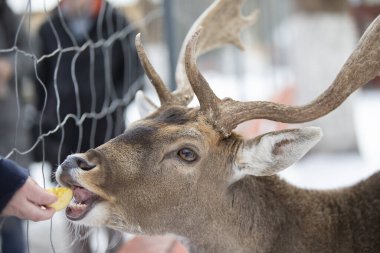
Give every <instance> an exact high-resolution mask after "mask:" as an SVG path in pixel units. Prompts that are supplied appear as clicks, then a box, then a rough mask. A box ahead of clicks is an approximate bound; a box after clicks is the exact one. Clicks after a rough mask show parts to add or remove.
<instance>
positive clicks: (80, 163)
mask: <svg viewBox="0 0 380 253" xmlns="http://www.w3.org/2000/svg"><path fill="white" fill-rule="evenodd" d="M78 167H79V168H80V169H82V170H85V171H88V170H92V169H93V168H95V167H96V165H94V164H90V163H89V162H88V161H86V160H85V159H83V158H82V157H78V156H68V157H67V158H66V160H65V161H64V162H63V163H62V164H61V168H62V170H64V171H65V170H70V169H74V168H78Z"/></svg>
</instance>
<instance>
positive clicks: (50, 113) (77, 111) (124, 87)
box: [34, 0, 143, 171]
mask: <svg viewBox="0 0 380 253" xmlns="http://www.w3.org/2000/svg"><path fill="white" fill-rule="evenodd" d="M60 13H61V14H62V15H61V14H60ZM50 20H51V23H50V21H46V22H45V23H43V24H42V25H41V27H40V29H39V31H38V36H37V41H38V42H39V43H38V44H39V52H38V55H39V56H43V55H49V54H52V53H53V52H54V51H56V50H57V49H58V48H60V47H61V48H62V50H64V49H67V48H72V47H74V48H75V49H73V50H67V51H64V52H63V51H62V50H60V52H59V53H55V54H53V55H51V56H49V57H46V58H45V59H44V60H42V61H41V62H40V63H39V64H38V66H37V68H38V71H37V73H38V80H37V81H36V84H35V87H36V94H37V109H38V110H39V112H40V113H41V114H42V132H43V133H46V132H48V131H50V130H53V129H55V128H56V127H57V125H59V123H61V122H62V121H63V120H64V119H65V117H67V115H74V116H76V117H78V118H80V117H81V116H82V115H83V114H85V113H94V112H95V113H101V112H102V111H103V112H105V113H104V114H103V115H101V116H99V117H98V118H95V119H94V118H86V119H85V120H84V121H83V123H82V124H76V122H75V120H74V119H73V118H69V119H68V120H67V122H66V123H65V124H64V125H63V126H62V127H61V128H59V131H58V132H56V133H54V134H51V135H49V136H47V137H46V138H45V149H44V151H45V154H44V155H45V157H42V155H43V153H44V152H42V145H40V146H39V148H37V149H36V150H35V159H36V160H38V161H42V160H43V158H45V160H46V161H48V162H49V163H50V164H51V165H52V166H53V167H54V168H53V171H55V167H56V165H58V164H60V163H61V162H63V160H64V159H65V158H66V156H68V155H70V154H72V153H77V152H84V151H87V150H88V149H90V148H94V147H97V146H99V145H101V144H103V143H104V142H106V141H108V140H109V139H111V138H113V137H115V136H116V135H119V134H121V133H122V132H123V131H124V128H125V124H124V109H125V106H126V105H122V106H118V107H117V108H116V109H115V110H114V111H112V112H107V108H108V107H109V106H110V105H111V104H112V102H113V101H115V100H116V99H122V98H123V97H124V96H125V95H126V94H127V93H130V92H133V91H132V86H133V90H136V88H137V87H139V86H141V85H142V82H139V80H142V78H140V76H142V74H143V69H142V67H141V65H140V62H139V59H138V55H137V52H136V49H135V46H134V40H135V36H136V34H137V32H136V31H135V30H134V29H132V27H130V26H129V22H128V21H127V20H126V18H125V17H124V15H122V14H121V13H119V12H118V11H117V10H116V9H114V8H113V7H112V6H111V5H110V4H109V3H108V2H106V1H103V0H63V1H60V4H59V7H57V8H56V9H54V10H53V11H52V13H51V17H50ZM123 30H124V31H127V32H126V33H125V34H124V35H122V36H120V37H114V38H113V39H110V38H111V37H112V36H115V35H116V34H117V33H119V35H120V32H121V31H123ZM105 40H107V43H105V42H104V41H105ZM99 41H103V42H101V43H98V44H100V46H99V45H94V43H97V42H99ZM85 43H89V44H90V45H89V46H84V45H85ZM80 47H82V48H81V49H79V48H80ZM44 88H46V92H47V94H45V89H44ZM132 97H133V96H132ZM45 98H46V106H45V107H44V103H45ZM58 102H59V103H60V104H59V106H58V107H57V105H58ZM38 124H39V121H37V122H36V127H35V128H34V129H35V131H34V133H35V134H34V138H35V139H36V138H37V137H38V136H39V135H40V132H39V125H38Z"/></svg>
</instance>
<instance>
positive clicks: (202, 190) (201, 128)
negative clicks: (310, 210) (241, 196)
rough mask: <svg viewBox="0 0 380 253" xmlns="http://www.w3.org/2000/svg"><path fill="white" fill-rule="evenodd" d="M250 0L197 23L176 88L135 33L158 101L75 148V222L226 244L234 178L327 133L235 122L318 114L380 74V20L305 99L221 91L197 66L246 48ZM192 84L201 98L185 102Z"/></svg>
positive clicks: (271, 164)
mask: <svg viewBox="0 0 380 253" xmlns="http://www.w3.org/2000/svg"><path fill="white" fill-rule="evenodd" d="M243 3H244V0H238V1H237V0H219V1H216V2H215V3H214V4H213V5H212V6H210V7H209V9H208V10H206V11H205V13H204V14H203V15H202V16H201V17H200V18H199V19H198V20H197V21H196V22H195V24H194V25H193V27H192V28H191V30H190V32H189V35H188V36H187V37H186V39H185V42H184V46H183V48H182V53H181V56H180V59H179V62H178V68H177V82H178V87H179V88H178V89H177V90H176V91H174V92H173V93H171V92H170V91H169V90H168V89H167V88H166V86H165V85H164V83H163V81H162V80H161V79H160V77H159V76H158V74H157V73H156V71H155V70H154V68H153V67H152V65H151V64H150V62H149V60H148V58H147V56H146V54H145V51H144V48H143V47H142V44H141V40H140V36H138V37H137V38H136V46H137V49H138V52H139V56H140V59H141V62H142V65H143V66H144V68H145V71H146V74H147V75H148V77H149V78H150V80H151V82H152V84H153V85H154V86H155V88H156V90H157V93H158V95H159V98H160V101H161V106H160V107H159V108H157V109H156V110H155V111H154V112H153V113H151V114H150V115H148V116H147V117H145V118H143V119H141V120H139V121H137V122H135V123H133V124H131V125H130V126H129V127H128V129H126V131H125V132H124V133H123V134H122V135H120V136H118V137H116V138H114V139H112V140H110V141H109V142H107V143H105V144H103V145H101V146H99V147H97V148H95V149H91V150H89V151H87V152H86V153H83V154H74V155H71V156H69V157H68V158H67V159H66V160H65V161H64V162H63V163H62V164H61V166H60V167H59V169H58V171H57V180H58V182H59V183H60V184H61V185H64V186H67V187H71V188H73V189H74V196H75V198H74V200H73V202H72V204H71V205H70V206H69V207H68V208H67V210H66V216H67V217H68V218H69V219H70V220H71V221H73V222H74V223H77V224H84V225H89V226H102V225H105V226H109V227H112V228H115V229H119V230H122V231H126V232H131V233H148V234H158V233H159V234H162V233H176V234H178V235H182V236H186V237H188V238H198V237H200V238H203V239H204V238H206V237H213V236H214V235H215V234H217V235H218V236H220V237H216V238H214V239H215V242H216V243H220V244H223V242H222V241H221V240H220V238H222V235H224V234H230V235H231V234H234V233H235V232H236V233H237V234H238V232H237V231H232V230H233V229H234V228H232V227H231V224H230V223H231V221H232V220H237V219H239V217H240V216H239V214H237V213H235V212H234V210H233V201H234V200H233V195H232V194H230V191H231V189H232V188H233V187H234V185H236V184H238V183H239V182H240V181H241V180H242V179H243V178H244V177H252V179H254V178H256V177H257V178H258V177H262V176H264V177H265V176H272V175H275V174H277V173H278V172H279V171H281V170H283V169H285V168H287V167H288V166H290V165H291V164H293V163H294V162H296V161H297V160H298V159H300V158H301V157H302V156H303V155H304V154H305V153H306V152H307V151H308V150H309V149H310V148H312V147H313V146H314V145H315V144H316V143H317V142H318V140H319V139H320V138H321V135H322V134H321V130H320V129H318V128H313V127H311V128H301V129H289V130H283V131H277V132H270V133H267V134H264V135H262V136H258V137H256V138H254V139H251V140H243V139H242V138H241V137H239V136H238V135H236V134H234V132H233V129H234V128H235V127H236V126H237V125H238V124H240V123H242V122H244V121H247V120H251V119H269V120H274V121H281V122H286V123H300V122H306V121H310V120H313V119H316V118H319V117H321V116H323V115H325V114H327V113H329V112H330V111H332V110H334V109H335V108H336V107H337V106H339V105H340V104H341V103H342V102H343V101H344V100H345V99H346V98H347V97H348V96H349V95H350V94H351V93H352V92H353V91H355V90H356V89H358V88H359V87H360V86H362V85H363V84H365V83H367V82H368V81H370V80H371V79H373V78H374V77H375V76H376V75H377V74H378V70H379V67H380V66H379V65H380V63H379V59H380V57H379V52H380V51H379V50H378V49H379V48H380V47H379V45H378V44H379V43H380V42H379V41H380V19H377V20H376V21H375V23H374V24H373V25H371V27H370V28H369V30H368V31H367V32H366V34H365V35H364V36H363V38H362V39H361V41H360V43H359V45H358V48H357V49H356V50H355V51H354V52H353V54H352V55H351V57H350V58H349V59H348V60H347V63H346V64H345V65H344V66H343V68H342V70H341V71H340V73H339V74H338V76H337V78H336V79H335V81H334V82H333V84H332V85H331V86H330V88H328V90H326V91H325V92H324V93H323V94H322V95H320V96H319V97H318V98H317V99H316V100H314V101H313V102H311V103H309V104H307V105H304V106H285V105H281V104H276V103H271V102H262V101H256V102H239V101H235V100H232V99H223V100H221V99H219V98H218V97H217V96H216V95H215V94H214V93H213V91H212V90H211V89H210V87H209V85H208V83H207V81H206V80H205V78H204V77H203V76H202V74H201V73H200V71H199V70H198V68H197V65H196V58H197V56H199V55H200V54H202V53H205V52H207V51H209V50H211V49H215V48H217V47H219V46H222V45H224V44H227V43H233V44H235V45H237V46H239V47H242V44H241V42H240V39H239V33H240V30H241V29H242V28H243V27H245V26H248V25H250V24H252V23H253V22H254V20H255V19H256V12H254V13H253V14H252V15H250V16H247V17H242V16H241V14H240V9H241V6H242V5H243ZM193 91H194V93H195V95H196V96H197V98H198V100H199V103H200V107H196V108H188V107H187V104H188V103H189V101H190V100H191V99H192V97H193ZM139 96H140V97H144V96H143V95H142V94H139ZM242 187H243V186H242ZM274 190H275V189H274ZM242 191H244V187H243V188H242ZM251 205H255V203H247V206H248V207H247V208H250V207H249V206H251ZM211 234H214V235H211ZM218 238H219V239H218ZM223 238H230V237H228V236H227V237H223ZM205 240H206V239H205ZM223 240H224V239H223ZM225 240H227V239H225ZM229 243H230V244H234V243H235V242H233V241H230V242H229Z"/></svg>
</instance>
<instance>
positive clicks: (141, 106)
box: [135, 90, 158, 118]
mask: <svg viewBox="0 0 380 253" xmlns="http://www.w3.org/2000/svg"><path fill="white" fill-rule="evenodd" d="M135 99H136V105H137V108H138V110H139V113H140V117H141V118H145V117H146V116H148V115H149V114H151V113H152V112H154V111H155V110H157V108H158V107H157V105H155V104H154V103H153V102H152V100H150V99H149V98H148V97H146V96H145V95H144V93H143V92H142V91H141V90H139V91H137V93H136V97H135Z"/></svg>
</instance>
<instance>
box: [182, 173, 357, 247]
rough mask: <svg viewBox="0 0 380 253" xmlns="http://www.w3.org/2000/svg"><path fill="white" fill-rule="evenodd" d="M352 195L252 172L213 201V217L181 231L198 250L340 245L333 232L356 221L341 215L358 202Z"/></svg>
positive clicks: (198, 220)
mask: <svg viewBox="0 0 380 253" xmlns="http://www.w3.org/2000/svg"><path fill="white" fill-rule="evenodd" d="M350 197H351V195H350V194H345V192H344V191H343V192H342V191H336V192H331V191H310V190H303V189H299V188H297V187H294V186H292V185H290V184H288V183H287V182H285V181H283V180H282V179H280V178H279V177H277V176H271V177H249V176H248V177H245V178H243V179H242V180H240V181H238V182H236V183H234V184H233V185H231V186H230V187H229V189H228V191H227V193H226V194H225V195H224V199H223V201H222V202H221V203H222V204H220V205H219V206H218V207H216V206H215V203H213V204H212V205H213V208H214V209H213V215H210V216H208V217H197V218H196V220H197V221H194V223H197V224H198V225H197V229H195V228H194V227H193V228H190V227H189V228H188V229H185V230H184V231H178V234H179V235H184V236H186V238H187V239H189V242H190V244H189V246H188V248H189V249H190V252H197V253H203V252H204V253H208V252H220V253H224V252H225V253H227V252H236V253H245V252H247V253H248V252H255V253H261V252H262V253H264V252H310V250H311V249H313V248H314V249H315V247H317V248H318V247H321V245H324V246H323V247H326V248H330V249H331V248H334V247H335V246H334V245H339V244H337V240H339V238H337V237H336V235H335V234H334V231H336V229H338V227H339V226H340V225H341V224H345V223H351V220H348V219H347V220H345V219H346V218H347V217H348V215H347V213H342V210H345V206H347V205H348V203H347V202H348V201H353V199H350ZM346 211H347V212H349V211H350V210H346ZM215 214H217V215H215ZM340 216H341V217H340ZM337 217H339V218H337ZM200 219H201V220H200ZM326 220H327V221H328V222H326ZM351 224H352V223H351ZM189 226H190V225H189ZM189 231H193V232H192V234H188V232H189ZM194 231H195V232H194ZM321 231H323V232H321ZM342 231H344V234H342V235H341V236H340V238H341V239H342V240H344V238H347V236H351V234H349V233H350V231H349V229H348V228H346V227H345V228H344V229H343V230H342ZM310 241H314V242H315V243H316V245H312V243H310ZM340 245H341V244H340ZM349 247H351V246H347V248H348V249H349ZM326 248H320V249H322V250H323V249H326ZM284 249H285V251H284ZM336 250H337V251H336V252H344V251H339V250H341V249H336Z"/></svg>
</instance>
